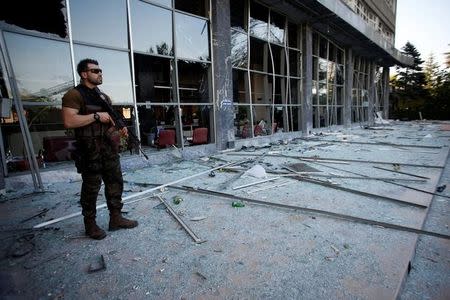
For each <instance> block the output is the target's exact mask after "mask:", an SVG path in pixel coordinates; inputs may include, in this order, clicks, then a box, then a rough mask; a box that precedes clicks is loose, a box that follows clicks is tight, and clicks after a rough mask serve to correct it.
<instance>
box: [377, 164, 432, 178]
mask: <svg viewBox="0 0 450 300" xmlns="http://www.w3.org/2000/svg"><path fill="white" fill-rule="evenodd" d="M373 167H374V168H375V169H380V170H384V171H389V172H393V173H398V174H404V175H408V176H413V177H417V178H423V179H430V177H425V176H419V175H415V174H411V173H406V172H400V171H395V170H389V169H386V168H382V167H377V166H373Z"/></svg>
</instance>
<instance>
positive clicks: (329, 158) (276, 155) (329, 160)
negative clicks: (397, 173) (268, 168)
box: [226, 153, 444, 169]
mask: <svg viewBox="0 0 450 300" xmlns="http://www.w3.org/2000/svg"><path fill="white" fill-rule="evenodd" d="M226 155H235V156H236V155H238V156H258V155H261V153H255V154H253V153H226ZM265 155H266V156H271V157H284V158H294V159H299V160H302V161H308V162H309V161H317V160H319V161H327V162H331V161H332V160H335V161H337V162H357V163H365V164H382V165H394V164H395V165H399V166H408V167H419V168H436V169H443V168H444V167H443V166H433V165H417V164H406V163H397V162H388V161H372V160H358V159H344V158H331V157H328V158H327V157H324V158H322V157H311V156H294V155H283V154H265Z"/></svg>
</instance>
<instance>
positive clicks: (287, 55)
mask: <svg viewBox="0 0 450 300" xmlns="http://www.w3.org/2000/svg"><path fill="white" fill-rule="evenodd" d="M213 1H215V0H213ZM213 1H209V0H189V1H186V0H183V1H181V0H96V1H93V0H55V1H51V2H52V4H45V5H44V4H42V5H40V6H39V5H36V4H34V2H33V4H32V3H30V4H29V5H28V6H27V9H28V10H35V11H36V12H44V11H45V13H47V14H48V17H47V19H46V20H44V19H39V18H36V20H34V21H33V22H24V20H23V18H21V15H22V14H23V9H22V8H21V7H20V5H16V4H14V5H11V6H8V8H5V10H3V11H2V12H0V38H1V43H0V46H1V47H0V50H1V55H0V75H1V77H0V91H1V95H2V97H3V98H9V100H12V99H13V93H11V87H13V88H15V86H12V85H11V84H10V80H9V79H10V78H13V79H14V80H13V81H14V82H15V83H16V86H17V90H18V94H19V96H20V101H21V103H22V106H23V108H24V111H25V119H26V120H27V121H28V125H29V130H30V132H31V138H32V140H33V146H34V151H35V152H36V153H40V156H41V158H43V159H44V160H46V161H48V162H51V161H59V160H65V159H68V158H69V155H68V151H66V150H67V148H69V149H70V147H72V146H73V145H72V144H71V143H72V142H73V136H72V135H73V133H72V131H71V130H66V129H65V128H64V127H63V125H62V120H61V116H60V113H61V98H62V96H63V95H64V93H65V92H66V91H67V90H68V89H70V88H71V87H73V86H74V85H75V84H76V83H78V82H79V80H80V78H79V76H78V74H77V73H76V71H75V69H76V64H77V63H78V62H79V61H80V60H81V59H84V58H94V59H96V60H98V61H99V64H100V67H101V68H102V69H103V79H104V80H103V84H102V85H101V86H100V88H101V89H102V90H103V91H104V92H105V93H107V94H108V95H109V96H110V97H111V99H112V101H113V105H114V106H115V107H116V108H117V109H118V110H120V111H121V112H122V113H123V115H124V117H125V120H126V122H127V124H128V126H129V129H130V130H133V131H134V132H135V133H139V134H140V138H141V141H142V145H143V146H144V149H146V151H151V150H152V149H156V148H161V147H166V146H167V145H171V144H173V145H176V146H178V147H186V146H191V145H197V144H206V143H215V136H216V134H215V131H216V128H215V124H216V120H215V119H214V116H215V112H214V110H215V101H216V100H215V99H214V98H215V95H218V93H217V92H218V89H219V88H218V87H215V86H214V84H213V78H217V77H218V76H224V78H226V81H227V82H226V85H227V84H228V85H229V87H230V89H232V95H233V110H230V114H232V113H234V123H233V126H234V134H235V138H236V139H246V138H253V137H258V136H270V135H273V134H274V133H279V132H294V131H302V130H304V128H302V126H310V125H305V124H310V123H309V119H311V120H312V125H313V127H316V128H320V127H328V126H333V125H342V124H343V123H344V103H346V101H345V97H346V94H347V93H346V92H345V90H344V86H345V81H346V78H345V74H346V71H345V66H346V58H345V51H344V48H343V47H341V46H340V45H339V44H337V43H336V42H334V41H333V40H332V37H327V36H325V34H324V33H319V32H318V31H314V29H313V31H312V32H313V34H312V45H306V46H307V47H309V46H312V56H311V57H304V53H303V48H304V47H305V43H306V40H309V39H306V37H305V36H303V34H304V25H302V24H298V23H296V22H299V21H298V20H297V21H296V19H295V18H292V16H291V17H289V16H287V15H284V14H282V13H280V12H279V11H277V10H276V9H275V8H273V7H268V6H266V5H264V4H262V3H260V2H258V1H257V0H243V1H230V2H229V5H230V6H229V12H230V16H229V20H230V23H229V25H230V29H229V30H230V31H228V27H227V28H225V32H229V34H230V45H229V46H230V48H229V49H228V50H229V57H230V59H231V65H232V71H231V74H225V73H220V74H218V72H224V71H223V69H221V70H220V71H217V70H216V71H215V70H214V68H213V63H214V60H215V58H214V57H213V51H212V50H213V48H214V47H215V46H216V44H215V43H214V42H213V41H212V37H211V34H212V32H213V31H214V30H217V31H219V33H220V34H223V32H221V29H220V28H219V29H217V28H214V26H213V25H216V24H213V23H212V22H213V21H212V20H211V19H210V18H211V16H212V15H214V14H212V13H211V11H210V10H211V7H210V5H211V3H214V4H215V5H217V6H218V7H220V5H218V3H215V2H213ZM86 7H89V9H86ZM105 8H107V9H105ZM285 13H287V12H285ZM219 21H220V20H219ZM305 26H307V25H305ZM224 45H225V46H227V47H228V44H226V43H225V44H224ZM30 49H33V51H30ZM305 49H307V48H305ZM221 55H222V54H221ZM225 55H226V58H228V54H227V53H225ZM355 55H356V54H355ZM219 61H220V60H219ZM304 61H307V62H309V61H311V62H312V74H311V75H312V81H311V82H308V83H307V84H308V85H309V84H311V86H312V90H311V91H309V90H308V91H304V90H303V86H304V84H305V80H309V76H304V75H305V74H304V72H305V70H304V68H303V62H304ZM352 64H353V68H354V70H353V83H352V90H351V96H352V97H351V101H349V104H350V103H351V120H352V121H353V122H363V121H367V119H368V117H367V116H368V114H367V111H368V103H369V102H368V101H369V86H370V85H369V80H370V78H369V74H370V72H369V70H370V68H369V66H370V65H371V62H370V61H369V60H367V59H365V58H363V57H358V56H355V57H354V61H353V62H352ZM372 65H373V64H372ZM219 69H220V68H219ZM214 72H216V73H214ZM376 74H378V75H376V76H375V77H376V78H375V80H377V78H378V79H379V77H380V78H381V69H380V68H378V72H377V73H376ZM308 75H310V74H308ZM380 80H381V79H380ZM214 89H216V90H214ZM384 91H385V88H384V87H382V86H381V85H379V84H378V85H377V92H375V94H376V96H378V99H380V98H381V97H384V96H383V95H384V94H383V93H384ZM309 92H311V97H309V96H308V98H309V99H303V97H304V95H309ZM347 97H349V96H347ZM349 100H350V99H349ZM310 104H311V106H310ZM374 105H375V108H376V109H377V110H380V109H383V106H382V105H383V102H382V101H376V102H375V103H374ZM311 107H312V114H310V115H307V116H305V117H306V118H307V120H303V119H302V110H303V109H305V111H307V112H308V111H309V109H311ZM16 111H18V110H17V109H16V107H15V106H14V104H12V105H11V109H10V111H9V112H8V113H9V115H5V116H3V117H2V127H1V129H2V138H3V142H4V144H5V152H7V153H9V154H8V155H9V156H8V159H9V161H14V159H15V158H16V157H21V156H22V157H23V156H24V146H23V141H22V137H21V130H20V126H19V123H18V122H19V118H18V115H17V113H16ZM220 113H222V112H220ZM227 113H228V112H227ZM349 117H350V116H349ZM230 126H231V124H230ZM230 129H231V128H230ZM217 130H218V131H219V130H221V128H217ZM205 132H206V134H205ZM200 133H201V139H199V138H198V135H199V134H200ZM218 136H219V135H218ZM167 137H169V138H167ZM164 139H165V142H164V143H163V142H161V141H162V140H164ZM167 139H168V140H167ZM59 140H61V141H64V143H65V146H64V147H65V148H64V149H65V150H64V149H57V150H55V149H54V148H52V146H51V145H52V143H59V142H58V141H59ZM55 141H56V142H55ZM49 145H50V146H49ZM145 147H146V148H145ZM8 166H9V165H8ZM11 169H14V166H13V164H11Z"/></svg>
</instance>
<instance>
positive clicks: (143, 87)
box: [134, 53, 173, 103]
mask: <svg viewBox="0 0 450 300" xmlns="http://www.w3.org/2000/svg"><path fill="white" fill-rule="evenodd" d="M172 62H173V60H171V59H168V58H164V57H155V56H149V55H142V54H136V53H135V54H134V70H135V79H136V98H137V99H136V100H137V102H166V103H167V102H172V101H173V97H172V83H171V78H172V76H171V63H172Z"/></svg>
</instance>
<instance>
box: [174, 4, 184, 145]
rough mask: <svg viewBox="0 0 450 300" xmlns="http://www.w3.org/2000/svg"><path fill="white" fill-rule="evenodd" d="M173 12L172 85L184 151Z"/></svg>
mask: <svg viewBox="0 0 450 300" xmlns="http://www.w3.org/2000/svg"><path fill="white" fill-rule="evenodd" d="M175 25H176V24H175V11H174V10H173V11H172V37H173V38H172V39H173V40H172V44H173V49H174V51H173V68H174V73H175V82H174V84H173V86H174V96H175V100H176V101H177V108H178V126H179V135H180V140H181V149H182V150H184V140H183V122H182V121H181V113H182V112H181V105H180V94H179V90H178V89H179V84H178V80H179V79H178V57H177V50H176V40H177V35H176V32H177V29H176V26H175Z"/></svg>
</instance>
